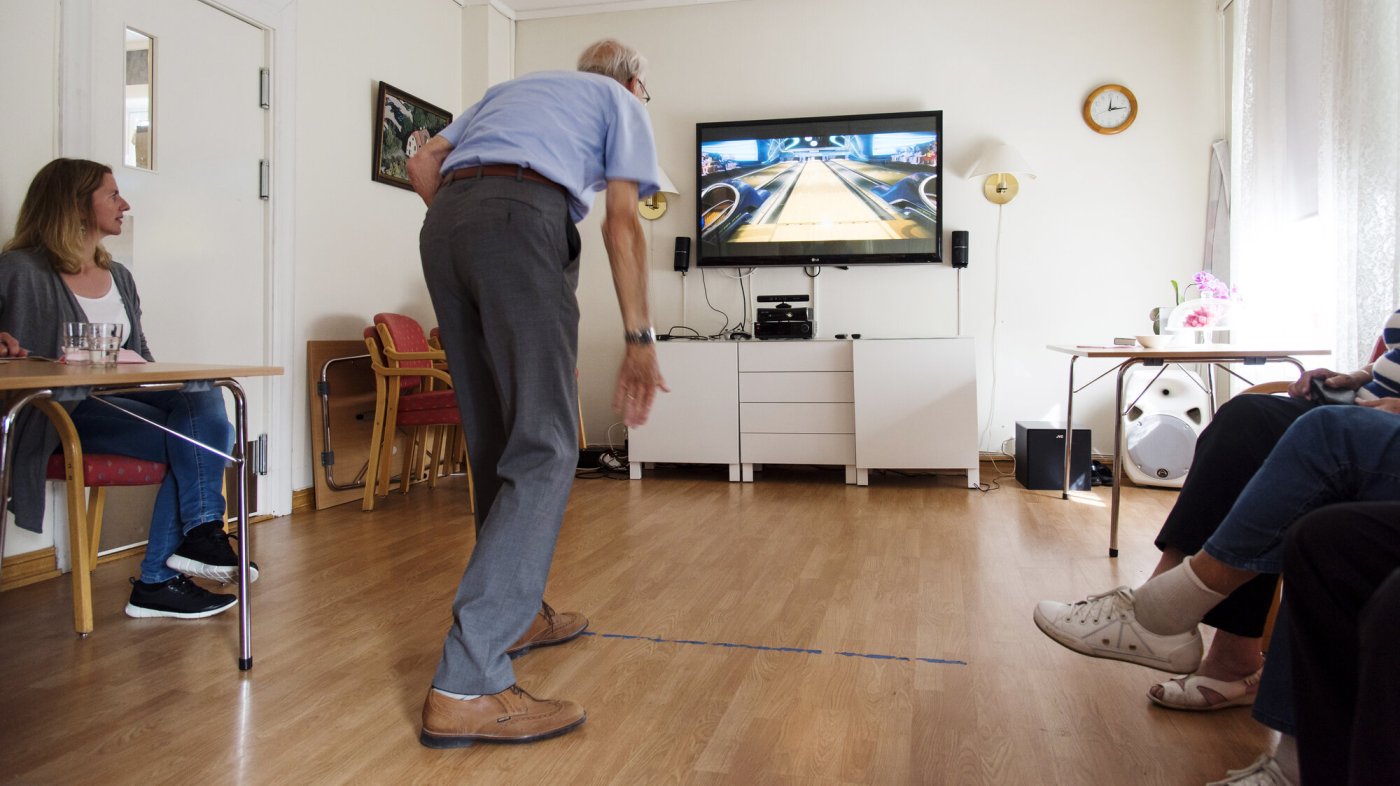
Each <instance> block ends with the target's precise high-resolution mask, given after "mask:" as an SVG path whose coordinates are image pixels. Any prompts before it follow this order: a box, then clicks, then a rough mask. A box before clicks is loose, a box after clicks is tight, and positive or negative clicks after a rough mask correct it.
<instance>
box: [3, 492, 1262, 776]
mask: <svg viewBox="0 0 1400 786" xmlns="http://www.w3.org/2000/svg"><path fill="white" fill-rule="evenodd" d="M990 474H992V473H990V472H989V471H988V470H987V469H986V468H984V471H983V477H984V478H986V477H988V476H989V475H990ZM961 483H962V479H961V477H952V476H944V477H914V478H907V477H896V476H892V475H880V476H876V477H873V478H872V482H871V485H870V486H869V487H868V488H857V487H854V486H846V485H844V484H843V483H842V482H841V475H840V473H832V472H829V471H820V470H805V469H778V468H772V469H770V470H768V471H766V472H764V473H761V474H760V480H759V482H758V483H756V484H742V485H741V484H736V483H727V482H725V480H724V477H723V475H722V474H721V473H720V472H719V471H718V470H710V469H705V468H697V469H688V470H663V471H659V472H657V473H655V474H649V475H648V477H647V478H646V479H645V480H643V481H640V482H627V481H616V480H607V479H599V480H580V481H578V482H577V483H576V484H575V489H574V495H573V500H572V502H571V503H570V507H569V513H568V518H567V520H566V522H565V525H564V532H563V535H562V537H561V539H560V541H559V548H558V552H557V554H556V557H555V562H554V571H553V574H552V575H551V579H550V585H549V592H548V594H547V598H548V600H550V602H552V603H553V604H555V605H556V606H558V607H560V608H567V609H578V610H581V611H584V612H586V613H587V614H588V615H589V616H590V618H591V620H592V627H591V629H590V632H591V633H592V635H588V636H584V637H582V638H580V639H578V640H577V641H575V642H573V643H571V644H568V645H565V646H560V647H552V648H547V649H544V650H538V651H535V652H533V653H530V654H529V655H526V656H525V657H523V658H521V659H520V660H518V661H516V663H515V667H516V671H517V676H518V678H519V680H520V683H521V684H522V685H523V686H524V687H526V688H527V689H529V690H531V691H532V692H534V693H536V694H537V695H542V696H560V697H566V698H570V699H574V700H576V701H578V702H580V703H581V704H582V705H583V706H584V707H585V708H586V709H587V711H588V722H587V723H585V724H584V725H583V726H582V727H581V728H580V729H579V730H578V731H576V732H574V733H571V734H568V735H566V736H564V737H560V738H557V739H554V740H550V741H546V742H541V743H537V744H534V745H526V746H484V745H479V746H476V747H473V748H469V749H464V750H455V751H432V750H428V749H426V748H423V747H421V746H420V745H419V744H418V741H417V735H418V715H419V711H420V707H421V704H422V700H423V696H424V693H425V691H426V690H427V688H428V683H429V680H430V678H431V676H432V674H433V670H434V667H435V665H436V663H437V659H438V653H439V649H440V646H441V642H442V636H443V633H444V632H445V630H446V628H447V626H448V621H449V603H450V599H451V596H452V593H453V590H454V588H455V586H456V583H457V579H458V577H459V575H460V572H461V570H462V568H463V567H464V566H465V564H466V559H467V555H468V553H469V551H470V549H471V544H472V527H471V524H470V520H469V519H468V518H467V517H466V516H465V514H464V511H465V509H466V508H465V499H464V495H465V483H464V482H458V481H449V482H447V483H445V484H440V485H439V487H438V488H437V489H435V490H430V489H427V488H422V489H417V488H415V489H414V491H413V493H412V494H410V495H408V496H407V497H400V496H397V495H395V496H392V497H391V498H390V499H389V501H388V502H386V503H384V504H382V505H381V506H380V507H379V508H378V509H377V510H376V511H375V512H373V513H361V512H360V510H359V506H358V505H346V506H342V507H339V508H333V509H330V510H327V511H322V512H319V513H306V514H297V515H296V516H292V517H288V518H283V519H277V520H273V521H269V522H266V523H263V524H260V525H258V526H257V527H255V529H254V538H255V547H254V555H255V557H256V559H257V560H258V562H259V563H260V565H261V567H262V578H261V580H260V581H259V582H258V583H257V584H256V585H254V599H253V601H254V605H253V630H254V640H253V644H254V650H253V654H254V663H255V666H254V669H253V670H252V671H251V672H248V673H246V674H241V673H239V672H238V671H237V669H236V667H235V659H236V656H237V647H238V630H237V617H236V615H234V614H232V613H228V614H224V615H221V616H219V617H215V618H212V619H209V620H200V621H192V622H182V621H169V620H132V619H127V618H126V617H124V616H123V615H122V607H123V605H124V604H125V602H126V597H127V593H128V585H127V576H128V575H132V574H134V573H135V572H136V564H135V561H134V560H123V561H119V562H115V563H112V564H108V565H103V566H101V567H99V568H98V569H97V571H96V573H95V576H94V587H95V590H94V595H95V600H96V606H97V629H96V632H95V633H94V634H93V635H92V637H91V638H89V639H87V640H79V639H78V638H76V637H75V636H74V634H73V632H72V628H71V626H70V617H71V614H70V603H69V585H68V581H67V578H66V577H65V578H64V579H61V580H53V581H47V582H43V583H41V584H37V585H33V586H30V587H24V588H21V589H18V590H14V591H11V592H6V593H4V594H3V595H0V781H3V782H5V783H38V784H69V783H84V782H88V783H90V782H102V783H104V784H117V783H132V784H137V783H139V784H163V783H171V784H176V783H178V784H192V783H198V784H205V783H209V784H223V783H255V784H274V783H275V784H306V783H375V784H379V783H383V784H397V783H473V784H496V783H500V784H529V783H542V784H563V783H570V784H572V783H583V784H587V783H618V784H655V783H699V784H711V783H714V784H720V783H723V784H767V783H779V784H781V783H791V784H846V783H878V784H904V783H931V784H943V783H947V784H979V783H987V784H1042V783H1045V784H1056V783H1057V784H1094V785H1096V786H1097V785H1100V784H1183V785H1185V784H1201V783H1204V782H1205V781H1207V780H1211V779H1214V778H1217V777H1220V776H1222V775H1223V773H1224V771H1225V769H1226V768H1227V767H1241V766H1244V765H1246V764H1248V763H1249V762H1250V761H1251V760H1252V759H1253V758H1254V756H1255V754H1256V753H1257V752H1258V751H1260V750H1262V749H1263V748H1264V747H1265V746H1266V745H1267V743H1268V740H1269V736H1268V734H1267V732H1266V731H1265V730H1264V729H1263V728H1262V727H1260V726H1257V725H1256V724H1254V723H1253V722H1252V721H1251V720H1250V718H1249V712H1248V711H1247V710H1239V709H1236V710H1227V711H1224V712H1220V713H1214V714H1195V713H1180V712H1171V711H1167V710H1162V709H1159V708H1157V707H1154V706H1152V705H1151V704H1150V703H1149V702H1148V700H1147V698H1146V696H1145V691H1146V689H1147V687H1148V685H1150V684H1151V683H1152V682H1153V681H1154V679H1156V678H1157V677H1158V673H1157V672H1153V671H1150V670H1147V669H1144V668H1140V667H1137V666H1131V665H1127V664H1121V663H1113V662H1108V661H1100V660H1093V659H1089V658H1084V657H1081V656H1079V655H1075V654H1073V653H1071V652H1069V651H1067V650H1064V649H1062V648H1061V647H1059V646H1058V645H1056V644H1054V643H1053V642H1051V641H1050V640H1048V639H1046V638H1045V637H1044V636H1042V635H1041V634H1040V633H1039V632H1038V631H1037V630H1036V628H1035V625H1034V624H1033V623H1032V622H1031V609H1032V608H1033V606H1034V604H1035V602H1036V601H1037V600H1039V599H1042V598H1058V599H1076V598H1080V597H1082V596H1084V595H1086V594H1088V593H1090V592H1097V591H1103V590H1106V589H1109V588H1112V587H1113V586H1115V585H1117V584H1130V585H1132V584H1137V583H1139V582H1141V581H1142V580H1143V579H1144V578H1145V576H1146V575H1147V574H1148V573H1149V572H1150V570H1151V568H1152V565H1153V564H1154V563H1155V561H1156V556H1157V552H1156V550H1155V549H1153V548H1152V546H1151V538H1152V535H1153V534H1154V533H1155V532H1156V528H1157V526H1158V524H1159V523H1160V521H1161V520H1162V517H1163V515H1164V513H1165V511H1166V510H1167V508H1168V507H1169V506H1170V504H1171V502H1172V500H1173V499H1174V497H1175V494H1174V492H1169V491H1163V490H1152V489H1135V488H1131V487H1129V488H1126V489H1124V494H1123V496H1124V517H1123V534H1122V548H1123V551H1122V556H1121V557H1120V558H1119V559H1117V560H1110V559H1108V558H1107V557H1106V556H1105V555H1106V553H1107V534H1108V533H1107V530H1108V514H1107V509H1106V505H1107V500H1108V493H1107V490H1097V491H1096V492H1095V493H1093V494H1089V493H1087V492H1085V493H1081V494H1079V495H1078V496H1077V499H1075V500H1072V501H1068V502H1066V501H1062V500H1061V499H1060V498H1059V494H1058V492H1048V491H1026V490H1023V489H1021V488H1019V487H1017V486H1016V485H1015V483H1014V482H1011V481H1009V480H1007V481H1003V483H1004V484H1006V485H1005V486H1004V487H1003V488H1002V489H1001V490H999V491H994V492H991V493H979V492H976V491H970V490H968V489H965V488H962V487H961Z"/></svg>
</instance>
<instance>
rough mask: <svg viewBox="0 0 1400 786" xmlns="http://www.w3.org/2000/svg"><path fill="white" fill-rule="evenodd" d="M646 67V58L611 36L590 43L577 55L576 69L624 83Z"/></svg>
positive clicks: (642, 71)
mask: <svg viewBox="0 0 1400 786" xmlns="http://www.w3.org/2000/svg"><path fill="white" fill-rule="evenodd" d="M646 68H647V60H646V58H645V57H642V56H641V54H640V53H638V52H637V50H635V49H633V48H632V47H630V46H628V45H626V44H624V43H622V42H620V41H616V40H614V39H611V38H605V39H603V40H602V41H598V42H596V43H593V44H590V45H589V46H588V48H587V49H585V50H583V54H581V55H579V56H578V70H580V71H586V72H588V73H590V74H602V75H603V76H607V77H612V78H613V79H616V80H617V81H619V82H621V83H622V84H624V85H625V84H627V80H629V79H631V78H632V77H634V76H641V75H642V74H643V73H644V72H645V71H646Z"/></svg>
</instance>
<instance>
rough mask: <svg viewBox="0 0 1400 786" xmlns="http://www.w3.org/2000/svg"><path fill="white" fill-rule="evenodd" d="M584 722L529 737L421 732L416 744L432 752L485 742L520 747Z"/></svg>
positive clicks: (572, 728)
mask: <svg viewBox="0 0 1400 786" xmlns="http://www.w3.org/2000/svg"><path fill="white" fill-rule="evenodd" d="M586 720H588V716H587V715H586V714H585V715H584V716H583V717H582V718H579V719H578V720H576V721H574V722H573V723H570V724H569V725H567V726H562V727H560V728H557V729H552V730H550V731H546V732H544V733H541V734H535V735H533V736H530V737H510V738H506V737H486V736H476V735H461V736H453V737H445V736H442V735H438V734H429V733H428V732H427V731H422V732H420V733H419V734H418V742H420V743H422V745H423V747H425V748H432V749H434V750H448V749H451V748H469V747H471V746H472V745H474V744H475V743H478V742H485V743H488V744H492V745H522V744H524V743H527V742H539V741H540V740H547V739H550V738H551V737H558V736H559V735H561V734H568V733H569V732H571V731H573V730H574V729H577V728H578V727H579V726H581V725H582V724H583V722H584V721H586Z"/></svg>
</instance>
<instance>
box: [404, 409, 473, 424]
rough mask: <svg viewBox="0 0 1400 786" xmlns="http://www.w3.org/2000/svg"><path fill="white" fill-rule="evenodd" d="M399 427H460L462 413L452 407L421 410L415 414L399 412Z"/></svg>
mask: <svg viewBox="0 0 1400 786" xmlns="http://www.w3.org/2000/svg"><path fill="white" fill-rule="evenodd" d="M399 425H400V426H460V425H462V413H461V412H460V411H459V410H458V409H457V408H456V407H455V406H454V407H452V408H451V409H423V410H418V411H416V412H400V413H399Z"/></svg>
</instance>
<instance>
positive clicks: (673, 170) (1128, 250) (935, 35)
mask: <svg viewBox="0 0 1400 786" xmlns="http://www.w3.org/2000/svg"><path fill="white" fill-rule="evenodd" d="M1214 8H1215V3H1214V2H1213V0H1190V2H1177V3H1160V2H1152V1H1151V0H1129V1H1127V2H1124V0H1085V2H1079V3H1069V4H1066V3H1045V2H1038V1H1037V0H1006V1H1005V2H998V3H979V2H955V1H954V0H922V1H920V2H911V1H909V0H867V1H866V2H862V3H855V2H848V1H846V0H746V1H745V2H735V3H720V4H715V5H702V6H686V7H673V8H664V9H654V10H647V11H634V12H623V13H611V14H598V15H593V16H584V17H568V18H556V19H543V20H532V21H520V22H517V24H516V31H517V32H516V73H517V74H523V73H527V72H529V71H536V70H541V69H550V68H571V67H572V65H573V62H574V59H575V58H576V56H577V54H578V52H579V51H580V50H581V49H582V48H583V47H584V46H585V45H586V44H588V43H589V42H591V41H593V40H596V39H598V38H602V37H605V36H613V37H617V38H619V39H621V40H623V41H626V42H628V43H630V44H632V45H634V46H636V47H638V48H639V49H641V50H642V51H643V52H644V53H645V54H646V55H647V56H648V58H649V60H650V62H651V69H650V73H649V75H648V78H647V80H646V81H647V88H648V90H649V91H650V93H651V95H652V102H651V104H650V105H649V110H650V113H651V117H652V121H653V124H654V126H655V130H656V137H657V147H658V150H659V155H660V159H661V165H662V167H663V168H664V169H666V170H667V172H668V173H670V175H671V177H672V179H673V180H674V181H675V182H676V184H677V185H678V186H679V187H680V188H681V190H682V191H684V192H685V193H683V194H682V195H681V196H680V197H678V198H675V199H673V200H672V203H671V204H672V208H671V211H670V212H669V213H668V214H667V215H666V216H665V217H663V218H662V219H660V220H659V221H657V222H655V224H654V225H653V226H652V227H651V230H652V231H654V233H655V235H654V238H653V240H654V243H653V247H652V252H651V260H652V275H653V278H652V284H651V292H652V311H653V318H654V321H655V324H656V326H657V328H658V329H660V330H665V329H666V328H668V327H670V326H671V325H673V324H682V323H684V324H688V325H690V326H692V327H695V328H696V329H698V330H700V331H701V332H702V333H709V332H713V331H715V330H717V329H718V328H719V327H720V326H721V322H722V320H721V319H720V317H719V316H718V315H716V314H714V313H713V312H711V311H710V310H709V309H708V308H707V307H706V305H705V302H704V298H703V294H702V289H701V286H700V283H701V282H700V281H699V278H700V276H699V274H698V273H696V272H692V273H691V274H690V275H689V276H688V277H687V279H685V284H684V286H685V287H686V288H687V295H688V300H689V303H688V308H687V310H686V314H685V317H684V318H682V315H681V313H680V310H681V299H682V294H681V287H682V279H681V277H680V276H679V274H677V273H674V272H671V257H672V253H671V249H672V244H673V241H674V238H675V237H676V236H678V235H692V236H693V234H694V233H693V227H694V205H695V201H694V200H695V175H694V170H695V163H694V155H695V138H694V124H695V123H697V122H702V121H719V120H745V119H755V118H769V117H793V116H810V115H824V114H842V113H865V112H889V111H902V110H914V109H942V110H943V111H944V127H945V144H946V147H945V152H944V177H945V182H944V185H943V198H944V204H945V214H944V215H945V220H944V229H945V231H950V230H952V229H966V230H969V231H970V232H971V265H970V267H969V268H968V269H967V270H966V271H965V272H964V273H963V275H962V293H963V295H962V323H963V333H964V334H965V335H973V336H976V337H977V339H978V342H977V344H978V357H979V361H978V363H979V394H980V397H981V399H982V404H981V407H980V410H981V420H982V422H983V423H985V422H986V420H987V419H988V417H989V416H990V418H991V428H990V433H989V435H988V437H987V439H986V440H985V441H984V442H983V443H982V448H983V449H984V450H987V449H996V448H997V447H998V446H999V445H1000V444H1001V442H1002V440H1003V439H1005V438H1008V437H1011V436H1013V435H1014V423H1015V421H1016V420H1039V419H1047V418H1052V417H1059V418H1062V417H1063V402H1064V394H1065V374H1066V369H1067V360H1066V358H1065V357H1064V356H1060V355H1055V354H1052V353H1050V352H1048V351H1047V350H1046V349H1045V345H1046V344H1048V343H1107V342H1109V341H1110V340H1111V339H1112V337H1113V336H1131V335H1134V334H1137V333H1142V332H1146V329H1147V327H1148V321H1147V312H1148V311H1149V310H1150V309H1151V308H1152V307H1154V306H1158V305H1163V304H1167V303H1169V302H1170V300H1169V298H1170V297H1171V287H1170V285H1169V283H1168V281H1169V280H1170V279H1173V278H1176V279H1180V278H1182V277H1183V276H1188V275H1190V274H1191V273H1192V272H1194V271H1196V270H1199V269H1200V260H1201V250H1202V245H1203V231H1204V212H1205V199H1206V175H1207V156H1208V152H1209V146H1210V143H1211V141H1212V140H1214V139H1216V138H1219V137H1221V136H1223V135H1224V134H1225V132H1226V129H1227V128H1228V121H1227V118H1226V116H1225V114H1224V108H1223V107H1224V102H1223V101H1222V99H1221V97H1220V95H1219V91H1220V89H1221V87H1220V85H1221V84H1222V80H1220V79H1218V74H1219V71H1218V69H1219V67H1220V66H1218V64H1217V57H1218V48H1217V43H1218V40H1219V39H1218V38H1217V17H1216V13H1215V10H1214ZM1106 82H1118V83H1122V84H1125V85H1127V86H1128V87H1129V88H1130V89H1132V90H1133V92H1134V93H1135V94H1136V95H1137V98H1138V100H1139V103H1140V112H1139V116H1138V119H1137V121H1136V123H1135V125H1134V126H1133V127H1132V128H1130V129H1129V130H1128V131H1127V132H1125V133H1123V134H1120V135H1118V136H1101V135H1099V134H1095V133H1093V132H1091V131H1090V130H1089V129H1088V128H1087V127H1086V126H1085V125H1084V123H1083V121H1082V120H1081V118H1080V108H1081V105H1082V102H1083V99H1084V97H1085V96H1086V95H1087V94H1088V93H1089V92H1090V91H1091V90H1092V89H1093V88H1094V87H1096V86H1098V85H1100V84H1103V83H1106ZM993 140H1000V141H1005V142H1008V143H1010V144H1011V145H1013V146H1014V147H1016V148H1017V149H1019V150H1020V151H1021V153H1022V154H1023V155H1024V156H1025V157H1026V158H1027V159H1028V161H1029V162H1030V163H1031V164H1032V165H1033V166H1034V167H1035V170H1036V172H1037V173H1038V174H1039V179H1036V180H1029V179H1026V178H1022V188H1021V194H1020V196H1019V197H1017V199H1016V201H1014V202H1012V203H1011V204H1010V205H1008V206H1007V207H1006V208H1005V212H1004V214H1003V222H1002V240H1001V247H1002V248H1001V265H1000V276H999V286H998V284H997V281H998V276H997V269H996V265H995V264H994V254H993V250H994V247H995V245H996V242H995V239H996V230H997V212H998V211H997V208H996V207H995V206H994V205H992V204H991V203H989V202H987V201H985V200H984V199H983V197H982V195H981V183H980V181H971V180H968V179H966V178H965V177H964V175H965V173H966V172H967V170H968V169H969V167H970V166H971V165H972V163H973V161H974V160H975V159H976V157H977V156H978V154H979V153H980V151H981V149H982V146H983V145H984V144H986V143H988V142H990V141H993ZM597 213H601V206H599V210H598V211H597ZM598 220H599V216H598V215H597V214H596V213H595V215H593V216H590V218H589V219H588V221H587V222H586V225H585V226H582V227H580V231H581V233H582V235H583V237H584V264H583V274H582V280H581V284H580V299H581V302H582V306H583V314H584V317H583V326H582V335H581V337H580V350H581V356H582V357H581V360H580V364H581V366H582V373H583V396H584V408H585V417H586V419H587V422H588V426H589V440H590V442H593V443H601V442H604V441H605V440H606V436H605V434H606V431H607V426H608V425H609V424H611V423H613V422H615V421H616V417H615V415H613V413H612V412H611V411H610V408H609V403H610V402H611V388H612V384H613V378H614V375H615V374H616V370H617V365H618V363H619V361H620V357H621V349H622V344H621V341H620V339H619V331H620V330H621V323H620V320H619V317H618V315H617V307H616V302H615V299H614V296H613V293H612V283H611V279H610V277H609V274H608V268H607V264H606V255H605V253H604V251H603V246H602V241H601V237H600V234H599V230H598ZM944 245H945V248H946V247H947V239H946V237H945V243H944ZM707 276H708V281H709V291H710V296H711V300H712V301H713V302H714V303H715V304H716V305H717V306H719V307H720V308H722V309H724V310H726V311H728V312H729V313H730V315H731V316H734V315H737V313H738V312H739V309H740V296H739V289H738V287H737V285H736V282H734V281H732V280H730V279H728V278H726V277H725V275H724V274H723V273H722V272H711V273H709V274H707ZM818 283H819V285H820V300H819V302H818V304H817V319H818V322H819V329H820V331H821V332H822V333H823V334H825V335H831V334H833V333H838V332H852V331H855V332H861V333H862V334H863V335H868V336H935V335H948V334H952V333H953V332H954V330H955V318H954V313H955V303H956V301H955V289H956V285H957V275H956V274H955V273H954V272H953V271H952V270H951V269H950V268H948V267H946V266H936V267H932V268H913V267H888V268H877V269H865V270H850V271H844V272H843V271H840V270H836V269H827V270H825V271H823V273H822V274H821V276H820V278H819V279H818ZM807 286H808V284H807V279H806V278H805V277H804V276H803V275H802V274H801V272H800V271H793V270H780V271H762V272H760V273H759V274H758V275H757V276H756V277H755V290H756V292H757V293H758V294H765V293H768V294H778V293H789V292H802V291H806V289H807ZM995 289H999V292H1000V295H999V298H997V297H994V290H995ZM994 307H995V309H996V313H997V324H996V326H995V327H996V337H995V343H993V339H992V333H993V316H992V315H993V310H994ZM1080 366H1081V371H1080V380H1081V381H1083V380H1086V379H1088V378H1090V377H1091V376H1092V375H1090V374H1086V372H1087V371H1089V370H1091V369H1093V373H1098V370H1101V368H1096V367H1094V366H1092V365H1087V364H1083V363H1081V364H1080ZM663 372H664V369H663ZM993 379H995V385H996V394H995V402H994V405H995V406H994V408H992V406H991V404H992V401H991V395H992V384H993ZM1111 387H1112V385H1111V384H1109V383H1107V382H1105V383H1103V384H1101V385H1100V386H1098V387H1097V388H1094V389H1090V390H1089V391H1086V393H1085V394H1084V395H1083V396H1082V397H1081V398H1080V399H1078V400H1077V403H1078V404H1079V406H1080V407H1081V408H1078V409H1077V410H1076V413H1077V415H1078V417H1077V420H1078V422H1079V423H1085V422H1087V424H1088V425H1090V426H1091V427H1092V428H1093V429H1094V449H1095V450H1096V451H1098V452H1105V453H1106V452H1109V451H1110V450H1111V448H1112V434H1113V430H1112V418H1111V414H1110V413H1111V410H1112V398H1111ZM1079 413H1083V415H1079ZM619 434H620V430H619ZM619 439H620V436H619Z"/></svg>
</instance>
